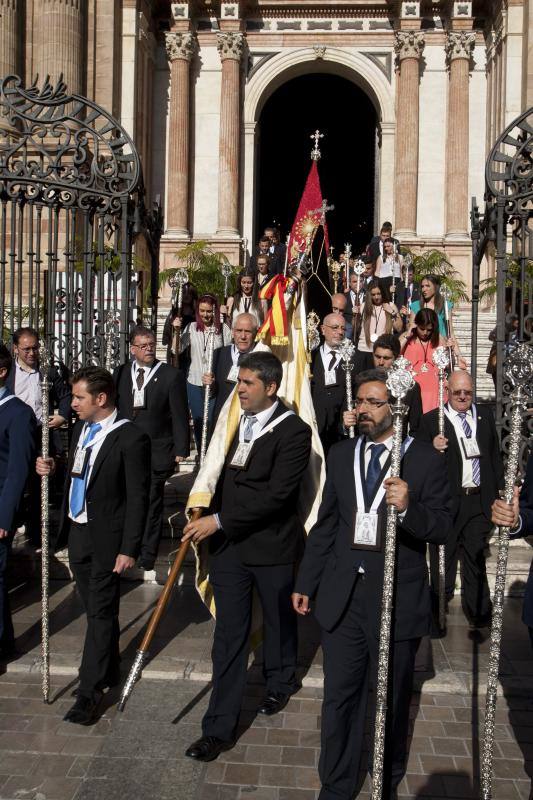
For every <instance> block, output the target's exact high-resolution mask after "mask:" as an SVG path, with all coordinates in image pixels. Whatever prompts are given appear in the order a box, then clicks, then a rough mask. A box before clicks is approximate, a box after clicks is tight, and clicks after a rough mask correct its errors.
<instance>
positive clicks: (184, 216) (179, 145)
mask: <svg viewBox="0 0 533 800" xmlns="http://www.w3.org/2000/svg"><path fill="white" fill-rule="evenodd" d="M166 47H167V55H168V58H169V61H170V120H169V127H168V190H167V230H168V233H173V234H176V235H178V236H188V235H189V228H188V222H189V126H190V108H189V87H190V64H191V59H192V57H193V55H194V53H195V51H196V39H195V37H194V35H193V34H192V33H167V34H166Z"/></svg>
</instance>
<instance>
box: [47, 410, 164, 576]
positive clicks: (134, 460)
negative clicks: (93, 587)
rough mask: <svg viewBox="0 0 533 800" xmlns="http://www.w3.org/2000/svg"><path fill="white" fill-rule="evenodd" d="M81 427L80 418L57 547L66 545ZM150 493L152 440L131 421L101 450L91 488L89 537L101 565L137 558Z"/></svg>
mask: <svg viewBox="0 0 533 800" xmlns="http://www.w3.org/2000/svg"><path fill="white" fill-rule="evenodd" d="M82 429H83V422H81V420H78V422H76V424H75V426H74V430H73V432H72V445H71V448H70V451H69V457H68V464H67V479H66V482H65V493H64V498H63V508H62V516H61V524H60V527H59V532H58V537H57V541H56V542H55V543H54V545H55V547H56V549H59V548H61V547H63V546H64V545H65V543H66V541H67V536H68V528H69V523H70V520H69V517H68V500H69V489H70V480H71V477H70V472H71V470H72V463H73V461H74V454H75V452H76V446H77V444H78V439H79V437H80V434H81V431H82ZM149 492H150V439H149V437H148V436H147V435H146V433H142V431H140V430H139V429H138V427H137V426H136V425H134V424H133V423H131V424H130V423H126V424H125V425H121V426H120V428H116V429H115V430H114V431H111V433H110V434H108V435H107V436H106V438H105V439H104V441H103V442H102V446H101V447H100V450H99V451H98V455H97V456H96V460H95V462H94V465H93V468H92V471H91V474H90V477H89V483H88V486H87V494H86V501H87V516H88V523H87V526H88V534H89V536H90V537H91V540H92V543H93V547H94V552H95V555H96V557H97V559H98V561H99V562H100V563H101V564H102V565H103V566H104V567H106V568H111V569H112V568H113V565H114V563H115V559H116V557H117V555H118V554H119V553H121V554H122V555H125V556H131V557H132V558H136V557H137V555H138V554H139V548H140V544H141V540H142V537H143V533H144V526H145V523H146V515H147V513H148V500H149Z"/></svg>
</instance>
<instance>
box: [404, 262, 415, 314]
mask: <svg viewBox="0 0 533 800" xmlns="http://www.w3.org/2000/svg"><path fill="white" fill-rule="evenodd" d="M412 266H413V258H412V256H411V253H407V255H406V256H405V258H404V260H403V282H404V284H405V295H406V297H407V304H406V307H407V314H408V317H409V316H410V314H411V295H410V294H408V292H409V270H410V269H411V267H412Z"/></svg>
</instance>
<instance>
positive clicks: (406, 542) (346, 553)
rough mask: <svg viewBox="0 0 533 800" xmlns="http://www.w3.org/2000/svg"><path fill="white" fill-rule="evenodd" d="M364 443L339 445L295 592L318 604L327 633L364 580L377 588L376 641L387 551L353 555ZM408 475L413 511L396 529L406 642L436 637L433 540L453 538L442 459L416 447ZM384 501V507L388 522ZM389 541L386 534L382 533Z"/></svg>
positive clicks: (371, 610) (407, 459) (398, 633)
mask: <svg viewBox="0 0 533 800" xmlns="http://www.w3.org/2000/svg"><path fill="white" fill-rule="evenodd" d="M356 442H357V439H350V440H346V441H344V442H340V443H339V444H337V445H335V446H334V447H332V449H331V451H330V454H329V458H328V468H327V473H326V475H327V477H326V485H325V487H324V492H323V495H322V503H321V505H320V509H319V512H318V519H317V522H316V525H314V527H313V528H312V530H311V532H310V533H309V536H308V537H307V543H306V548H305V553H304V557H303V560H302V563H301V565H300V569H299V572H298V577H297V579H296V584H295V589H294V591H295V592H299V593H300V594H305V595H308V596H309V597H311V598H316V610H315V616H316V618H317V620H318V622H319V623H320V625H321V626H322V627H323V628H325V629H326V630H332V629H333V627H334V626H335V625H336V624H337V622H338V621H339V620H340V618H341V616H342V614H343V612H344V610H345V608H346V605H347V603H348V601H349V599H350V595H351V592H352V589H353V586H354V583H355V580H356V577H357V575H358V570H359V566H360V565H361V564H362V565H363V568H364V580H365V581H367V582H368V585H369V586H371V587H372V592H371V593H370V592H367V593H365V594H366V595H367V602H368V607H367V608H366V614H365V617H366V619H367V622H368V629H369V632H370V635H372V636H375V637H378V636H379V627H380V615H381V597H382V591H383V568H384V545H383V546H382V550H381V551H377V550H376V551H370V550H353V549H351V542H352V541H353V532H354V520H355V510H356V508H357V499H356V491H355V479H354V451H355V445H356ZM401 477H402V479H403V480H405V481H407V483H408V484H409V505H408V508H407V512H406V514H405V517H404V519H403V521H402V522H401V523H399V524H398V528H397V546H396V559H397V561H396V575H395V599H394V609H393V620H394V639H395V640H396V641H401V640H404V639H413V638H417V637H419V636H424V635H425V634H426V633H428V632H429V628H430V622H431V604H430V596H429V586H428V577H427V573H428V570H427V564H426V542H434V543H435V544H443V543H445V542H446V539H447V537H448V536H449V534H450V532H451V525H452V517H451V499H450V493H449V489H448V476H447V474H446V469H445V465H444V462H443V460H442V459H440V458H439V454H438V453H437V452H436V451H435V450H434V449H432V448H431V447H430V446H428V445H427V444H424V443H422V442H417V441H413V442H412V444H411V446H410V448H409V449H408V450H407V452H406V453H405V456H404V458H403V460H402V466H401ZM385 509H386V506H385V501H383V503H382V504H381V506H380V509H379V510H380V512H382V514H383V525H382V527H384V524H385V523H384V517H385ZM382 542H384V532H383V533H382Z"/></svg>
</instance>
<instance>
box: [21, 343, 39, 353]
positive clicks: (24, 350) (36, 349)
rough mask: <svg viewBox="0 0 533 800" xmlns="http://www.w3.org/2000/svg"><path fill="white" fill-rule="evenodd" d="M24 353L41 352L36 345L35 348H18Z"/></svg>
mask: <svg viewBox="0 0 533 800" xmlns="http://www.w3.org/2000/svg"><path fill="white" fill-rule="evenodd" d="M18 349H19V350H20V351H21V352H22V353H38V352H39V345H38V344H34V345H33V347H19V348H18Z"/></svg>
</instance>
